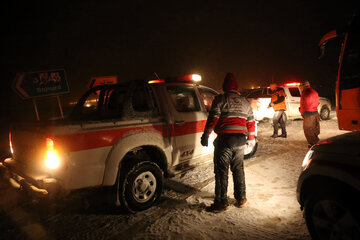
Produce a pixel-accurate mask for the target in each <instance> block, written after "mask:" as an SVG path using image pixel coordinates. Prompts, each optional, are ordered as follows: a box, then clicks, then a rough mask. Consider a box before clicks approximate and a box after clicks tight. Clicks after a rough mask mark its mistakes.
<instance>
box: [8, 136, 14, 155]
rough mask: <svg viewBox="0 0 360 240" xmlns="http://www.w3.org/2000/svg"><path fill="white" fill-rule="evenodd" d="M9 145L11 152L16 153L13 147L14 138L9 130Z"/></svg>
mask: <svg viewBox="0 0 360 240" xmlns="http://www.w3.org/2000/svg"><path fill="white" fill-rule="evenodd" d="M9 147H10V152H11V154H14V149H13V145H12V140H11V132H9Z"/></svg>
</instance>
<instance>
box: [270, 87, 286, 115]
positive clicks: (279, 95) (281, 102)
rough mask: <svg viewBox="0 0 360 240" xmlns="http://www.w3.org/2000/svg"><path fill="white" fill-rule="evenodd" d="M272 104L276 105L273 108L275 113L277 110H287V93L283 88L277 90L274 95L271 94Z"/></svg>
mask: <svg viewBox="0 0 360 240" xmlns="http://www.w3.org/2000/svg"><path fill="white" fill-rule="evenodd" d="M271 103H273V104H274V106H273V108H274V111H277V110H286V104H285V91H284V89H282V88H277V89H276V90H275V91H274V92H273V93H272V94H271Z"/></svg>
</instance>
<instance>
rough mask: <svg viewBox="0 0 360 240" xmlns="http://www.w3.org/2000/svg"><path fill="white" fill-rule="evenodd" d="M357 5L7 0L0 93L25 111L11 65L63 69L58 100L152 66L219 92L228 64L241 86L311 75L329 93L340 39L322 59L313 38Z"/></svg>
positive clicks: (146, 73)
mask: <svg viewBox="0 0 360 240" xmlns="http://www.w3.org/2000/svg"><path fill="white" fill-rule="evenodd" d="M353 2H354V1H331V2H330V1H311V0H303V1H292V0H286V1H285V0H281V1H195V0H194V1H136V0H135V1H92V0H88V1H69V2H68V1H11V3H9V5H7V6H6V7H3V8H2V12H3V16H2V18H3V20H2V24H3V27H2V29H3V31H4V32H5V36H4V37H3V39H2V44H1V48H2V50H1V52H2V54H1V57H2V62H1V81H2V86H3V87H2V92H1V96H2V98H3V99H10V101H8V100H7V101H6V104H5V105H6V106H5V109H6V108H7V111H10V114H9V115H11V116H13V115H16V114H17V113H19V112H21V110H20V109H23V108H24V107H25V106H27V107H28V108H29V109H31V107H32V105H31V101H29V100H28V101H26V102H25V104H22V102H21V101H20V98H19V97H18V96H16V95H14V94H13V92H12V90H11V89H10V85H11V82H12V81H13V79H14V77H15V74H16V72H28V71H38V70H47V69H56V68H65V70H66V72H67V77H68V82H69V85H70V89H71V93H70V94H67V95H64V96H63V97H62V99H63V101H64V103H65V102H67V101H68V100H69V99H76V98H78V97H79V96H80V94H82V93H83V92H84V91H85V90H86V85H87V83H88V82H89V79H90V77H91V76H103V75H118V76H119V79H120V80H124V81H127V80H131V79H144V78H145V79H150V78H154V75H153V72H157V73H158V74H159V75H160V76H161V77H166V76H176V75H184V74H189V73H200V74H202V75H203V78H204V80H203V82H202V84H204V85H208V86H211V87H213V88H215V89H219V88H220V86H221V82H222V79H223V77H224V75H225V73H226V72H229V71H231V72H233V73H234V74H235V76H236V78H237V79H238V82H239V87H240V88H248V87H250V86H251V85H265V84H268V83H269V82H270V81H271V77H272V76H274V78H275V80H276V81H278V82H282V81H289V80H300V81H301V80H305V79H307V80H309V81H310V82H311V83H312V84H313V86H314V87H315V88H317V90H318V91H319V92H320V94H322V95H324V96H328V97H332V95H333V94H334V86H335V76H336V65H337V57H338V56H337V55H338V53H339V49H338V44H339V42H336V41H335V42H333V43H331V44H329V46H330V48H329V53H328V55H327V57H326V58H325V59H324V60H321V61H319V60H318V58H317V56H318V49H317V45H316V44H317V42H318V41H319V40H320V38H321V36H322V35H323V34H325V33H326V32H327V31H329V30H332V29H333V28H335V27H337V26H341V25H343V24H344V23H345V22H346V19H347V18H348V17H349V16H351V15H352V13H354V12H356V11H358V9H359V8H358V6H359V4H356V5H354V3H353ZM4 29H5V30H4ZM4 101H5V100H2V102H3V103H4ZM9 102H10V104H9ZM31 110H32V109H31Z"/></svg>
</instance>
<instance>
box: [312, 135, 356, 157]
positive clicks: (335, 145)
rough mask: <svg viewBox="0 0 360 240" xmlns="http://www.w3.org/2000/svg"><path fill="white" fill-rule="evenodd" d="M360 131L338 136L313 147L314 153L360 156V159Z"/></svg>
mask: <svg viewBox="0 0 360 240" xmlns="http://www.w3.org/2000/svg"><path fill="white" fill-rule="evenodd" d="M359 146H360V131H355V132H350V133H346V134H342V135H338V136H335V137H332V138H329V139H326V140H324V141H321V142H320V143H318V144H316V145H315V146H314V147H313V150H314V151H319V152H326V153H335V154H344V155H352V156H358V157H359V159H360V147H359Z"/></svg>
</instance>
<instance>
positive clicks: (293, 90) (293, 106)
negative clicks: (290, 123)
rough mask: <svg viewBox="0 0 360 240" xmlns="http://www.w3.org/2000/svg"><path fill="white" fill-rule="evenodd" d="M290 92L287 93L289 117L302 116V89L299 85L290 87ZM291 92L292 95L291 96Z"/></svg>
mask: <svg viewBox="0 0 360 240" xmlns="http://www.w3.org/2000/svg"><path fill="white" fill-rule="evenodd" d="M288 89H289V93H287V95H288V96H287V101H288V105H287V107H288V113H289V114H288V115H289V116H288V117H291V118H296V117H301V114H300V112H299V107H300V98H301V94H300V90H299V87H288ZM289 94H290V96H289Z"/></svg>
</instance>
